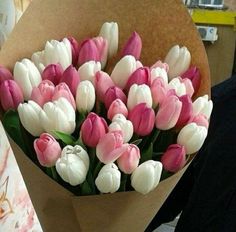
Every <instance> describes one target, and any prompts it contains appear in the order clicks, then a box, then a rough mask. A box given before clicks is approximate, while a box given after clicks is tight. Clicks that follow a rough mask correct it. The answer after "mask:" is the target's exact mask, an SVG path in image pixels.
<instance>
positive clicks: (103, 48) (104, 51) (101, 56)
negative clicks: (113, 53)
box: [93, 36, 108, 69]
mask: <svg viewBox="0 0 236 232" xmlns="http://www.w3.org/2000/svg"><path fill="white" fill-rule="evenodd" d="M93 41H94V43H95V45H96V47H97V50H98V60H99V61H100V62H101V68H102V69H103V68H104V67H105V66H106V63H107V56H108V41H107V40H106V39H104V38H103V37H101V36H100V37H95V38H93Z"/></svg>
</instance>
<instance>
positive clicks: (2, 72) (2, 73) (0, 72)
mask: <svg viewBox="0 0 236 232" xmlns="http://www.w3.org/2000/svg"><path fill="white" fill-rule="evenodd" d="M5 80H13V76H12V74H11V72H10V71H9V70H8V69H7V68H4V67H2V66H0V85H1V83H2V82H3V81H5Z"/></svg>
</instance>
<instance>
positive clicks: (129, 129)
mask: <svg viewBox="0 0 236 232" xmlns="http://www.w3.org/2000/svg"><path fill="white" fill-rule="evenodd" d="M116 130H120V131H121V132H122V135H123V138H124V142H125V143H127V142H129V141H130V139H131V138H132V136H133V132H134V128H133V124H132V122H131V121H129V120H127V119H126V118H125V116H124V115H122V114H116V115H115V116H114V117H113V119H112V123H111V124H110V125H109V131H116Z"/></svg>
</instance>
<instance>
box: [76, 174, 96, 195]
mask: <svg viewBox="0 0 236 232" xmlns="http://www.w3.org/2000/svg"><path fill="white" fill-rule="evenodd" d="M80 187H81V195H94V194H96V189H95V184H94V179H93V176H92V173H91V171H90V170H89V171H88V174H87V177H86V180H85V181H84V182H83V183H82V184H81V185H80Z"/></svg>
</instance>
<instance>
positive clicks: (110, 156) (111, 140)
mask: <svg viewBox="0 0 236 232" xmlns="http://www.w3.org/2000/svg"><path fill="white" fill-rule="evenodd" d="M122 144H123V135H122V132H121V131H111V132H108V133H107V134H105V135H104V136H103V137H102V138H101V139H100V140H99V142H98V144H97V147H96V155H97V157H98V159H99V160H100V161H101V162H102V163H104V164H108V163H112V162H114V161H115V160H116V159H117V158H118V157H119V156H120V155H121V154H120V150H118V149H119V148H120V147H121V145H122Z"/></svg>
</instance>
